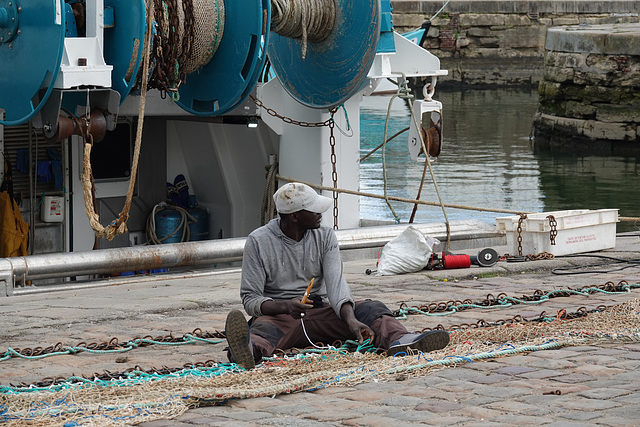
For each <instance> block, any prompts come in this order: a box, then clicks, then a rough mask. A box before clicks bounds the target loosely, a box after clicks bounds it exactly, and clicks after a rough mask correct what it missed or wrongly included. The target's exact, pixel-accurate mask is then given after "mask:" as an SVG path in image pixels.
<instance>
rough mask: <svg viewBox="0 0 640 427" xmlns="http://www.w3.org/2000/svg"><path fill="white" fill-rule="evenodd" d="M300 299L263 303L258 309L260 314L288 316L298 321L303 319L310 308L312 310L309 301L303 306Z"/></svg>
mask: <svg viewBox="0 0 640 427" xmlns="http://www.w3.org/2000/svg"><path fill="white" fill-rule="evenodd" d="M301 300H302V298H293V299H290V300H286V301H265V302H263V303H262V306H261V307H260V309H261V310H262V314H265V315H268V316H273V315H276V314H288V315H290V316H291V317H293V318H294V319H300V318H301V317H304V314H305V313H306V312H307V310H309V309H310V308H313V303H312V302H311V301H309V302H307V303H306V304H303V303H302V302H301Z"/></svg>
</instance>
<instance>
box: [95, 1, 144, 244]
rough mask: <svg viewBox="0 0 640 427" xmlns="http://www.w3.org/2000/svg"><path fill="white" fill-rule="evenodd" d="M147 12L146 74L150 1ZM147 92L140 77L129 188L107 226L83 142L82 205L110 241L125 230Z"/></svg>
mask: <svg viewBox="0 0 640 427" xmlns="http://www.w3.org/2000/svg"><path fill="white" fill-rule="evenodd" d="M146 9H147V10H146V14H147V29H146V34H145V40H144V48H143V49H144V50H143V52H144V63H143V71H142V75H143V76H146V75H148V72H149V55H150V47H149V46H150V44H151V26H152V23H153V19H154V18H153V7H151V2H147V5H146ZM146 93H147V79H142V89H141V95H140V107H139V111H138V128H137V132H136V144H135V148H134V151H133V165H132V167H131V178H130V179H129V189H128V191H127V198H126V201H125V203H124V207H123V208H122V211H120V214H119V215H118V218H117V219H116V220H115V221H113V222H112V223H111V224H109V225H108V226H107V227H103V226H102V224H100V218H99V216H98V214H97V213H96V209H95V205H94V202H93V197H92V187H93V183H92V171H91V148H92V146H93V144H87V143H85V144H84V168H83V172H82V188H83V191H84V206H85V211H86V213H87V216H88V217H89V223H90V224H91V228H92V229H93V230H94V232H95V234H96V236H97V237H106V238H107V240H109V241H111V240H113V238H114V237H115V236H116V235H118V234H124V233H126V232H127V224H126V222H127V220H128V219H129V210H130V209H131V200H132V198H133V189H134V187H135V184H136V176H137V174H138V160H139V158H140V146H141V145H142V127H143V124H144V110H145V104H146V99H147V98H146Z"/></svg>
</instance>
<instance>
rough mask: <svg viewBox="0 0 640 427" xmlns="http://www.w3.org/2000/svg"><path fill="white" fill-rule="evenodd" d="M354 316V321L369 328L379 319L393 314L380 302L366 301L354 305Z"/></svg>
mask: <svg viewBox="0 0 640 427" xmlns="http://www.w3.org/2000/svg"><path fill="white" fill-rule="evenodd" d="M355 315H356V319H358V320H359V321H361V322H362V323H364V324H365V325H367V326H371V325H373V322H375V321H376V320H378V319H379V318H380V317H382V316H393V313H391V310H389V309H388V308H387V306H386V305H384V304H383V303H382V302H380V301H372V300H366V301H362V302H360V303H358V304H357V305H356V309H355Z"/></svg>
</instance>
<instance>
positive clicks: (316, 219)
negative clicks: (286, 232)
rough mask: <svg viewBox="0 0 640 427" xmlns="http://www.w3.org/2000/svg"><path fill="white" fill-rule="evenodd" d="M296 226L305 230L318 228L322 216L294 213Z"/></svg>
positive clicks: (311, 213)
mask: <svg viewBox="0 0 640 427" xmlns="http://www.w3.org/2000/svg"><path fill="white" fill-rule="evenodd" d="M296 216H297V218H298V224H300V226H301V227H302V228H304V229H306V230H309V229H312V228H319V227H320V223H321V222H322V214H319V213H315V212H309V211H305V210H301V211H298V212H296Z"/></svg>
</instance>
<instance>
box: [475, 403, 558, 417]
mask: <svg viewBox="0 0 640 427" xmlns="http://www.w3.org/2000/svg"><path fill="white" fill-rule="evenodd" d="M486 406H487V407H488V408H491V409H495V410H499V411H504V412H508V413H512V414H524V415H533V414H535V415H542V414H540V413H539V410H540V407H539V406H537V405H529V404H527V403H523V402H519V401H517V400H513V399H501V400H499V401H496V402H493V403H490V404H488V405H486ZM545 413H549V411H546V412H545Z"/></svg>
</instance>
